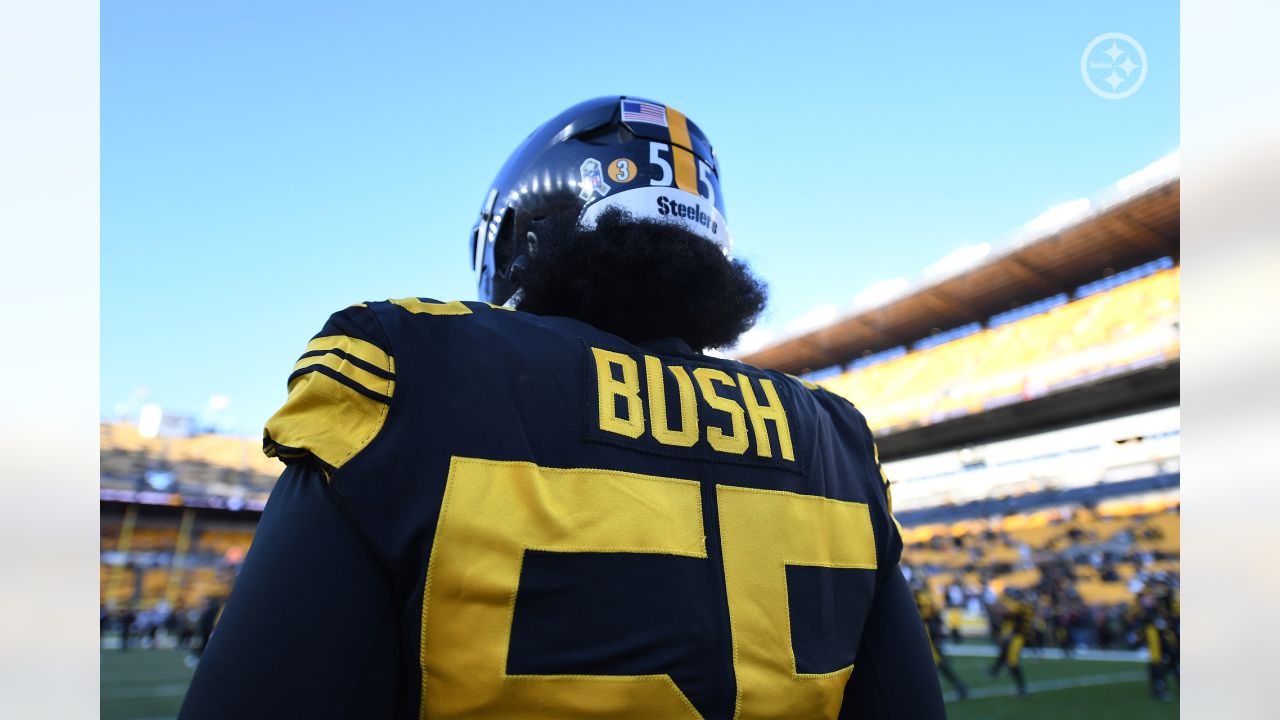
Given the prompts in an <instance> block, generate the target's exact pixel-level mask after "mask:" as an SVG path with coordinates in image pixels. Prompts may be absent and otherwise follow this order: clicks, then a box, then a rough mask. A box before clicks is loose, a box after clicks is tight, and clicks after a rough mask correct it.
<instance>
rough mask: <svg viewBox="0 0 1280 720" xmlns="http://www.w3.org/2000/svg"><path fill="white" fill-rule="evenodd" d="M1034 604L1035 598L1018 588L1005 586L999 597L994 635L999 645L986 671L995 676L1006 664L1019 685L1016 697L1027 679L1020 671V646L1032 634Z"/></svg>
mask: <svg viewBox="0 0 1280 720" xmlns="http://www.w3.org/2000/svg"><path fill="white" fill-rule="evenodd" d="M1035 608H1036V606H1035V601H1034V599H1033V598H1030V597H1028V595H1027V593H1026V592H1024V591H1022V590H1019V589H1017V588H1009V589H1007V590H1005V592H1004V596H1003V597H1001V598H1000V604H999V610H998V615H999V617H1000V633H999V636H998V638H997V640H998V641H999V643H1000V649H999V650H998V651H997V653H996V659H995V662H994V663H992V664H991V667H990V669H989V670H988V671H987V673H988V674H989V675H990V676H991V677H995V676H996V675H999V674H1000V669H1001V668H1005V667H1007V668H1009V674H1010V675H1011V676H1013V682H1014V683H1015V684H1016V685H1017V686H1018V696H1019V697H1024V696H1025V695H1026V694H1027V680H1026V678H1025V677H1024V676H1023V674H1022V650H1023V648H1025V647H1026V645H1027V640H1028V639H1029V638H1030V637H1031V632H1032V623H1033V622H1034V620H1035V615H1036V609H1035Z"/></svg>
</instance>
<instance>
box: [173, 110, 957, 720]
mask: <svg viewBox="0 0 1280 720" xmlns="http://www.w3.org/2000/svg"><path fill="white" fill-rule="evenodd" d="M802 231H804V227H803V226H798V227H797V232H802ZM730 250H731V243H730V236H729V231H728V227H727V225H726V224H725V218H724V200H723V196H722V193H721V190H720V166H719V160H718V159H717V158H716V155H715V153H714V152H713V151H712V148H711V145H710V143H709V141H708V140H707V138H706V137H705V135H703V133H702V131H701V130H700V129H699V128H698V127H697V126H696V125H694V124H693V123H692V122H690V121H689V120H688V119H687V118H685V116H684V115H683V114H681V113H680V112H678V111H676V110H675V109H673V108H670V107H667V106H664V105H662V104H659V103H655V102H651V101H647V100H641V99H638V98H629V97H627V98H620V97H616V96H614V97H606V98H599V99H596V100H592V101H587V102H584V103H581V104H579V105H577V106H574V107H573V108H570V109H569V110H567V111H565V112H564V113H562V114H560V115H559V116H557V117H556V118H554V119H552V120H551V121H549V122H547V123H546V124H544V125H543V126H542V127H540V128H538V129H537V130H535V131H534V133H533V134H531V135H530V136H529V137H528V138H527V139H526V140H525V141H524V142H523V144H521V146H520V147H519V148H518V149H517V150H516V152H515V154H514V155H513V156H512V157H511V159H510V160H509V161H508V162H507V164H506V165H505V166H504V168H503V169H502V171H501V172H500V173H499V175H498V178H497V180H496V181H495V182H494V184H493V186H492V187H491V188H490V190H489V191H488V192H487V194H486V196H485V200H484V203H483V205H482V209H481V215H480V222H479V223H478V224H477V225H476V227H475V228H474V230H473V231H472V234H471V238H470V245H469V247H468V251H469V252H470V253H471V255H472V257H473V258H474V268H475V270H476V272H477V280H478V282H477V284H478V288H479V294H480V297H481V299H482V300H483V301H484V302H459V301H451V302H440V301H436V300H430V299H425V298H416V297H415V298H404V299H400V300H392V301H387V302H370V303H367V304H365V303H362V304H359V305H355V306H352V307H349V308H347V309H345V310H342V311H340V312H337V313H335V314H334V315H333V316H332V317H330V319H329V321H328V322H327V323H326V324H325V325H324V327H323V328H322V329H321V331H320V333H319V334H318V335H316V337H315V338H314V339H313V340H312V341H311V343H310V344H308V345H307V347H306V350H305V352H304V353H303V355H302V357H301V358H300V359H299V361H298V363H297V365H296V366H295V367H294V370H293V373H292V374H291V375H290V377H289V396H288V400H287V401H286V403H285V404H284V406H283V407H282V408H281V409H280V410H279V411H278V412H277V413H276V414H275V415H274V416H273V417H272V418H271V420H270V421H269V422H268V424H267V428H266V434H265V438H264V448H265V450H266V452H267V453H268V454H270V455H274V456H276V457H279V458H280V459H281V460H283V461H284V462H285V463H286V464H287V466H288V468H287V470H286V471H285V473H284V475H283V476H282V477H281V478H280V480H279V483H278V484H277V485H276V487H275V489H274V490H273V492H272V495H271V499H270V502H269V503H268V505H267V507H266V510H265V512H264V514H263V517H262V522H261V525H260V526H259V530H258V533H257V535H256V536H255V538H254V542H253V546H252V549H251V550H250V551H249V554H248V557H247V560H246V563H245V566H244V569H243V571H242V573H241V575H240V578H239V580H238V582H237V585H236V588H235V591H234V592H233V594H232V596H231V598H230V600H229V602H228V604H227V606H226V611H225V613H224V614H223V617H222V619H221V621H220V623H219V625H218V630H217V632H216V633H214V635H213V637H212V639H211V641H210V645H209V649H208V651H207V652H206V653H205V654H204V658H203V659H202V661H201V663H200V665H199V668H198V671H197V673H196V675H195V678H194V680H193V682H192V686H191V689H190V691H189V693H188V695H187V697H186V700H185V702H184V705H183V709H182V715H181V716H182V717H183V718H185V719H187V720H192V719H194V718H228V717H235V718H254V717H270V718H275V717H286V716H287V717H308V718H326V717H361V718H384V717H385V718H392V717H394V718H418V717H425V718H455V717H457V718H461V717H467V718H471V717H491V718H521V717H539V718H595V717H610V718H645V719H649V718H676V717H689V718H692V717H703V718H725V719H728V718H736V717H742V718H765V717H770V718H774V717H777V718H783V717H787V718H837V717H840V718H844V717H850V718H853V717H856V718H913V719H918V720H930V719H932V718H942V717H943V716H944V712H943V706H942V700H941V692H940V689H939V686H938V680H937V673H935V672H933V671H932V663H931V661H930V652H929V644H928V640H927V639H926V637H925V633H924V631H923V628H922V627H921V623H920V620H919V615H918V614H917V612H916V609H915V607H914V603H913V601H912V597H911V592H910V589H909V588H908V586H907V583H906V580H905V579H904V577H903V575H902V573H901V571H900V570H899V567H898V561H899V557H900V554H901V550H902V539H901V536H900V534H899V529H898V527H897V524H896V522H895V521H894V519H893V517H892V514H891V503H890V499H889V489H888V482H887V480H885V479H884V476H883V473H882V471H881V469H880V465H879V461H878V459H877V457H876V452H875V447H874V443H873V441H872V436H871V432H870V431H869V430H868V428H867V424H866V421H865V419H864V418H863V417H862V415H861V414H860V413H859V412H858V411H857V410H856V409H855V408H854V407H853V405H851V404H850V403H849V402H848V401H847V400H844V399H842V398H840V397H838V396H836V395H834V394H831V393H829V392H827V391H826V390H822V389H819V388H817V387H816V386H814V385H812V384H808V383H804V382H801V381H799V380H797V379H795V378H792V377H790V376H788V375H785V374H782V373H778V372H772V371H762V370H758V369H756V368H753V367H750V366H747V365H744V364H741V363H738V362H734V361H731V360H726V359H721V358H717V357H714V356H709V355H704V354H702V352H701V351H702V350H704V349H707V348H715V347H724V346H729V345H732V344H733V343H734V342H735V341H736V339H737V338H738V336H739V335H740V334H741V333H742V332H744V331H745V330H747V329H748V328H749V327H751V325H752V323H753V322H754V321H755V318H756V317H757V316H758V315H759V313H760V312H761V311H762V309H763V308H764V305H765V289H764V286H763V284H762V283H761V282H760V281H758V280H757V279H756V278H754V277H753V276H752V275H751V273H750V272H749V270H748V269H747V267H746V266H745V264H743V263H742V262H741V261H737V260H732V259H730ZM371 251H372V250H370V249H368V248H361V249H360V252H371ZM389 261H391V259H389ZM396 261H401V260H396ZM855 666H856V669H855Z"/></svg>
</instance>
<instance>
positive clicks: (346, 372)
mask: <svg viewBox="0 0 1280 720" xmlns="http://www.w3.org/2000/svg"><path fill="white" fill-rule="evenodd" d="M390 361H391V358H390V357H388V358H387V362H388V363H389V362H390ZM317 367H327V368H330V369H332V370H336V371H338V372H339V373H341V374H342V375H343V376H344V377H346V378H347V379H348V380H351V381H352V382H354V383H356V384H357V385H360V386H361V387H363V388H365V389H366V390H369V391H371V392H375V393H378V394H379V395H385V396H387V397H391V394H392V393H393V392H394V391H395V387H396V381H395V380H393V379H390V378H383V377H379V376H377V375H375V374H373V373H371V372H369V371H368V370H365V369H364V368H362V367H359V366H357V365H356V364H354V363H352V362H351V361H350V360H348V359H347V358H345V357H341V356H340V355H336V354H333V353H325V354H323V355H304V356H303V357H301V358H298V362H297V363H296V364H294V366H293V372H294V373H295V375H294V376H292V377H293V380H292V381H291V382H290V383H289V384H290V385H292V384H293V383H296V382H298V381H299V380H301V379H302V378H303V377H304V375H303V374H298V371H300V370H304V369H306V368H312V369H313V370H314V369H315V368H317ZM389 372H391V373H394V370H389Z"/></svg>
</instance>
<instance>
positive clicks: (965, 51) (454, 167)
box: [55, 0, 1179, 435]
mask: <svg viewBox="0 0 1280 720" xmlns="http://www.w3.org/2000/svg"><path fill="white" fill-rule="evenodd" d="M1108 32H1120V33H1126V34H1128V35H1130V36H1132V37H1133V38H1134V39H1136V40H1137V41H1138V42H1139V43H1141V45H1142V46H1143V48H1144V49H1145V51H1146V55H1147V58H1148V68H1149V72H1148V76H1147V78H1146V80H1145V82H1144V84H1143V86H1142V87H1141V88H1140V89H1139V90H1138V91H1137V92H1135V93H1134V94H1133V95H1131V96H1129V97H1127V98H1124V99H1121V100H1108V99H1104V98H1101V97H1099V96H1097V95H1095V94H1094V93H1093V92H1091V91H1090V89H1089V88H1088V87H1087V86H1086V85H1085V83H1084V81H1083V79H1082V77H1081V68H1080V61H1081V54H1082V52H1083V51H1084V50H1085V47H1086V46H1087V45H1088V44H1089V42H1090V41H1091V40H1092V39H1093V38H1095V37H1096V36H1098V35H1100V34H1102V33H1108ZM1178 83H1179V69H1178V6H1177V3H1175V2H1114V1H1111V2H1094V1H1087V2H1072V3H1045V2H1025V1H1018V2H1004V3H993V2H968V3H950V2H941V1H940V0H939V1H936V2H933V3H892V2H829V3H821V2H793V3H762V4H759V5H753V4H751V3H746V2H733V3H729V2H724V3H702V2H690V3H687V4H676V3H644V4H630V3H622V4H620V3H606V2H595V3H591V2H573V3H532V2H518V3H517V2H511V3H507V2H496V1H495V2H486V3H447V4H446V3H428V2H403V3H394V2H379V3H338V2H318V1H316V0H311V1H310V2H285V1H283V0H281V1H278V2H270V3H263V2H242V1H230V0H229V1H227V2H217V3H173V2H161V1H158V0H128V1H125V0H108V1H107V2H104V3H103V5H102V383H101V388H102V390H101V392H102V396H101V406H102V413H103V416H104V417H114V416H116V415H117V413H122V412H123V413H124V414H130V413H136V411H137V407H138V405H139V404H141V403H146V402H154V403H158V404H160V405H161V406H162V407H163V408H165V410H166V411H168V412H173V413H189V414H192V415H196V416H200V415H202V413H205V411H206V409H207V407H208V405H209V402H210V398H211V397H212V396H223V397H224V398H225V400H224V401H223V402H229V406H228V407H227V408H226V409H225V410H224V411H222V414H221V415H220V416H219V419H218V422H219V423H220V424H222V425H223V427H224V428H226V429H228V430H230V431H234V432H237V433H242V434H246V435H253V434H256V433H257V432H259V430H260V428H261V426H262V423H263V421H264V420H265V419H266V418H267V417H268V416H269V415H270V413H271V412H272V411H273V410H274V409H275V407H276V406H278V405H279V403H280V402H281V401H283V399H284V396H285V382H284V381H285V378H286V376H287V375H288V373H289V371H290V369H291V367H292V365H293V362H294V360H295V359H296V358H297V356H298V355H299V354H300V353H301V352H302V350H303V347H304V346H305V344H306V342H307V340H308V339H309V338H310V337H311V335H313V334H314V333H315V332H316V331H317V330H319V328H320V326H321V324H323V322H324V319H325V318H326V317H327V316H328V314H329V313H330V312H332V311H334V310H337V309H339V308H341V307H344V306H346V305H349V304H351V303H354V302H359V301H362V300H376V299H383V298H389V297H405V296H410V295H420V296H430V297H435V298H438V299H471V298H474V296H475V286H474V277H473V275H472V273H471V270H470V260H469V254H468V252H469V247H468V244H467V236H468V232H469V231H470V229H471V227H472V225H473V224H474V221H475V218H476V215H477V213H478V211H479V206H480V204H481V202H482V200H483V199H484V195H485V193H486V192H487V190H488V188H489V183H490V181H491V180H492V178H493V176H494V174H495V173H496V172H497V170H498V168H499V166H500V165H501V163H502V162H503V160H504V159H505V158H506V156H507V154H508V153H509V152H510V151H511V150H513V149H514V148H515V146H516V144H517V143H519V141H520V140H521V139H523V138H524V136H525V135H527V134H528V133H529V131H530V130H532V129H533V128H534V127H536V126H537V125H538V124H539V123H541V122H542V121H544V120H546V119H548V118H550V117H551V116H552V115H554V114H556V113H557V112H559V111H560V110H562V109H564V108H565V107H568V106H569V105H572V104H573V103H576V102H578V101H580V100H583V99H586V98H590V97H595V96H599V95H609V94H619V93H621V94H633V95H639V96H643V97H648V98H651V99H654V100H658V101H660V102H664V103H667V104H670V105H672V106H673V107H675V108H677V109H679V110H681V111H683V112H684V113H686V114H687V115H688V116H689V117H690V118H691V119H693V120H694V121H695V122H696V123H698V125H699V126H700V127H701V128H702V129H703V130H704V131H705V132H706V133H707V135H708V137H709V138H710V139H711V142H712V143H713V144H714V145H715V147H716V152H717V155H718V156H719V158H720V160H721V162H722V164H723V177H722V183H721V184H722V191H723V192H724V196H725V206H726V218H727V220H728V223H729V225H730V227H731V228H732V232H733V236H734V243H735V252H736V254H737V255H738V256H740V257H743V258H745V259H747V260H748V261H749V262H751V264H752V266H753V267H754V268H755V269H756V271H757V272H758V273H759V274H760V275H762V276H763V277H764V278H765V279H766V280H768V281H769V283H770V286H771V290H772V299H771V304H770V309H769V310H768V311H767V313H766V315H765V317H764V319H763V320H762V327H763V328H764V329H765V330H766V331H768V332H782V331H784V330H785V329H786V327H787V325H788V324H789V323H792V322H793V321H794V320H795V319H796V318H798V317H800V316H802V315H804V314H805V313H806V312H808V311H810V310H811V309H812V308H814V307H816V306H822V305H834V306H837V307H845V306H848V305H849V304H850V302H851V300H852V298H853V297H854V296H855V295H856V294H857V293H858V292H860V291H862V290H864V289H866V288H867V287H868V286H870V285H872V284H874V283H876V282H879V281H883V280H886V279H890V278H896V277H907V278H914V277H917V276H918V275H919V273H920V271H921V269H922V268H923V267H924V266H926V265H928V264H930V263H932V262H934V261H936V260H938V259H939V258H941V257H943V256H944V255H946V254H948V253H949V252H951V251H953V250H955V249H956V248H958V247H961V246H964V245H969V244H972V243H981V242H990V243H993V244H997V245H998V244H999V242H1000V240H1001V239H1002V238H1004V237H1007V236H1008V235H1009V234H1010V233H1011V232H1012V231H1014V230H1016V229H1017V228H1018V227H1020V226H1021V225H1022V224H1023V223H1025V222H1027V221H1028V220H1030V219H1032V218H1033V217H1035V216H1037V215H1039V214H1040V213H1042V212H1043V211H1045V210H1046V209H1048V208H1049V207H1051V206H1055V205H1057V204H1059V203H1063V202H1067V201H1070V200H1073V199H1075V198H1079V197H1085V196H1090V195H1093V194H1094V193H1096V192H1098V191H1099V190H1101V189H1103V188H1104V187H1106V186H1108V185H1109V184H1111V183H1113V182H1114V181H1116V180H1118V179H1119V178H1121V177H1123V176H1125V175H1128V174H1129V173H1131V172H1133V171H1135V170H1138V169H1140V168H1142V167H1143V166H1145V165H1147V164H1149V163H1151V162H1152V161H1154V160H1157V159H1159V158H1160V157H1162V156H1165V155H1167V154H1168V153H1170V152H1171V151H1173V150H1175V149H1177V148H1178V146H1179V128H1178ZM55 291H56V290H55Z"/></svg>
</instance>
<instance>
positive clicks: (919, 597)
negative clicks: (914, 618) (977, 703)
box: [911, 577, 969, 700]
mask: <svg viewBox="0 0 1280 720" xmlns="http://www.w3.org/2000/svg"><path fill="white" fill-rule="evenodd" d="M911 591H912V595H914V596H915V599H916V609H917V610H919V611H920V619H921V620H923V621H924V631H925V635H926V636H928V638H929V648H930V649H931V650H933V664H934V665H935V666H937V668H938V672H940V673H942V674H943V676H945V677H946V678H947V681H948V682H950V683H951V686H952V687H954V688H955V689H956V695H958V696H959V697H960V699H961V700H964V699H966V698H968V697H969V688H968V687H967V686H966V685H965V684H964V682H963V681H962V680H960V676H959V675H956V672H955V670H952V669H951V663H950V662H948V660H947V656H946V655H943V654H942V648H940V647H938V638H941V637H943V632H942V612H941V610H940V609H939V608H938V604H937V602H936V601H935V599H934V597H933V592H931V591H930V590H929V586H928V585H927V584H926V583H925V582H924V581H923V580H921V579H920V578H918V577H913V578H911Z"/></svg>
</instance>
